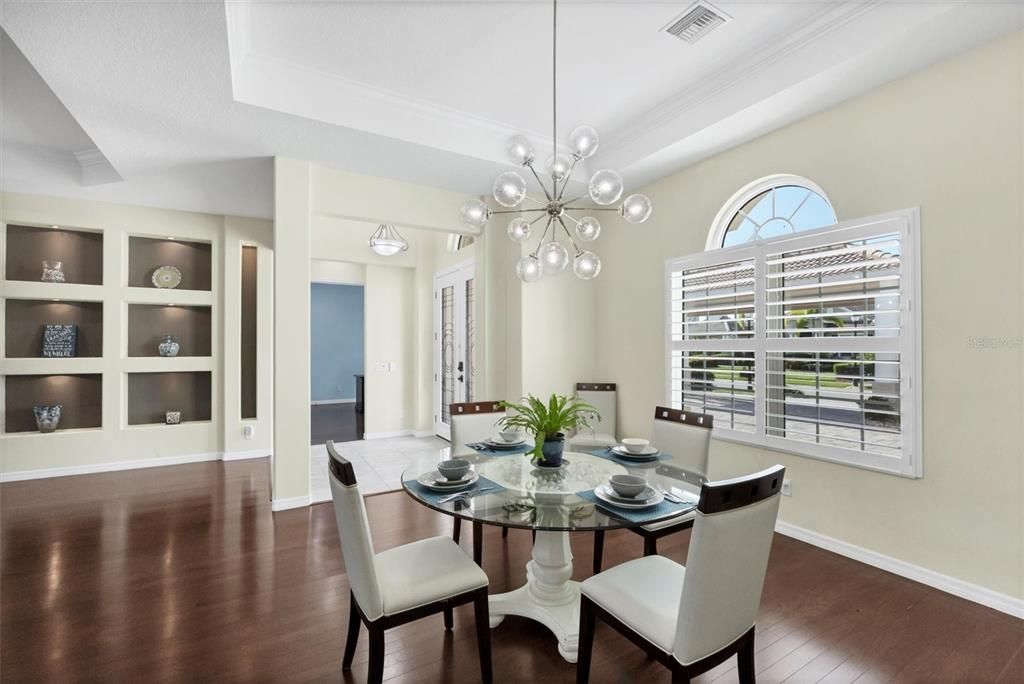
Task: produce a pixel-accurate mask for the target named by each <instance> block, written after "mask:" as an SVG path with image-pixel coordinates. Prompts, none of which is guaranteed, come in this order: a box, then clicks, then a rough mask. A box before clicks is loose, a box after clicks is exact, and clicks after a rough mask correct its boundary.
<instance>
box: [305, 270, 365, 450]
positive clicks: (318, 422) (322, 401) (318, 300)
mask: <svg viewBox="0 0 1024 684" xmlns="http://www.w3.org/2000/svg"><path fill="white" fill-rule="evenodd" d="M363 294H364V293H363V285H362V284H355V283H335V282H331V283H325V282H313V283H310V328H311V329H310V444H314V445H315V444H325V443H326V442H327V441H328V440H334V441H335V442H351V441H354V440H357V439H362V438H363V402H362V390H363V369H364V367H365V366H364V357H365V350H364V348H363V345H364V342H363V339H364V338H363V326H364V312H363V302H364V297H363Z"/></svg>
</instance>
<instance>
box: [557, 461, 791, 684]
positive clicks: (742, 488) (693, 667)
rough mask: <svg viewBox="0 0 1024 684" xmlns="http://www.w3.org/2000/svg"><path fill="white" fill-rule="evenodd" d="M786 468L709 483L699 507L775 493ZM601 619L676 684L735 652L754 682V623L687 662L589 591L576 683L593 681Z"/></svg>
mask: <svg viewBox="0 0 1024 684" xmlns="http://www.w3.org/2000/svg"><path fill="white" fill-rule="evenodd" d="M785 473H786V469H785V468H783V467H782V466H778V467H777V468H774V469H773V470H772V471H771V472H769V473H767V474H765V475H762V476H761V477H758V478H750V479H745V480H741V481H739V482H729V483H723V484H720V485H716V484H714V483H706V484H704V486H703V487H701V491H700V502H699V503H698V504H697V510H698V511H700V512H701V513H703V514H705V515H710V514H712V513H721V512H723V511H730V510H732V509H734V508H741V507H743V506H748V505H750V504H754V503H757V502H758V501H763V500H764V499H767V498H769V497H771V496H775V495H776V494H777V493H778V492H779V490H781V489H782V480H783V478H784V476H785ZM598 620H600V621H602V622H604V623H605V624H607V625H608V626H609V627H611V628H612V629H614V630H615V631H616V632H618V633H619V634H621V635H622V636H624V637H626V638H627V639H629V640H630V641H632V642H633V643H634V644H636V645H637V646H639V647H640V648H642V649H643V650H644V651H645V652H646V653H647V654H648V655H649V656H650V657H652V658H654V659H655V660H657V661H658V662H659V663H661V664H662V665H664V666H665V667H667V668H668V669H669V670H671V671H672V682H673V684H686V683H688V682H689V681H690V680H691V679H693V678H694V677H697V676H699V675H701V674H703V673H704V672H707V671H708V670H710V669H711V668H713V667H716V666H717V665H720V664H721V663H724V662H725V661H726V660H728V659H729V658H731V657H732V656H734V655H735V656H736V657H737V664H736V669H737V671H738V674H739V679H740V682H741V683H742V684H754V683H755V681H756V678H755V676H754V632H755V629H756V627H757V626H756V625H754V626H752V627H751V628H750V629H748V630H747V631H746V632H744V633H743V634H742V635H740V637H739V638H737V639H736V640H735V641H733V642H732V643H731V644H728V645H727V646H724V647H723V648H721V649H719V650H717V651H715V652H714V653H711V654H709V655H707V656H705V657H703V658H701V659H700V660H698V661H696V662H693V663H690V664H689V665H683V664H682V663H680V662H679V661H678V660H676V659H675V658H674V657H673V656H672V654H671V653H668V652H666V651H663V650H661V649H660V648H658V647H657V646H655V645H654V644H652V643H651V642H650V641H648V640H647V639H645V638H644V637H643V636H641V635H640V634H637V633H636V632H635V631H633V629H632V628H631V627H629V626H628V625H626V624H625V623H623V622H622V621H621V620H619V619H618V618H616V617H615V616H614V615H612V614H611V613H609V612H608V611H606V610H605V609H604V608H602V607H601V606H599V605H597V604H596V603H594V602H593V601H592V600H590V599H589V598H587V597H586V596H585V595H582V594H581V595H580V637H579V659H578V660H577V662H576V684H587V682H589V681H590V660H591V657H592V656H593V653H594V630H595V628H596V627H597V621H598Z"/></svg>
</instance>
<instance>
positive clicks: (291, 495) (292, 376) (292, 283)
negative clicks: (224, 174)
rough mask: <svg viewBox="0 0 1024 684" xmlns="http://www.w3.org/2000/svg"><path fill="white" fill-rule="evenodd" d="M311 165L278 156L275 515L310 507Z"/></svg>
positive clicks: (275, 311)
mask: <svg viewBox="0 0 1024 684" xmlns="http://www.w3.org/2000/svg"><path fill="white" fill-rule="evenodd" d="M310 203H311V191H310V166H309V163H308V162H300V161H295V160H292V159H284V158H281V157H275V158H274V276H275V277H274V455H273V468H272V473H271V499H272V508H273V510H275V511H280V510H284V509H287V508H297V507H299V506H308V505H309V430H310V425H309V372H310V371H309V364H310V360H309V269H310V265H309V259H310V250H309V245H310V215H311V213H312V212H311V211H310Z"/></svg>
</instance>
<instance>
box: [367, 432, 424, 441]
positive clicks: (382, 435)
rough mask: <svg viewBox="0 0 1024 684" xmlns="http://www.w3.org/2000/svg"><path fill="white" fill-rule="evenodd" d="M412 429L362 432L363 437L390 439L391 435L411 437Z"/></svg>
mask: <svg viewBox="0 0 1024 684" xmlns="http://www.w3.org/2000/svg"><path fill="white" fill-rule="evenodd" d="M412 434H413V433H412V430H391V431H389V432H364V433H363V439H390V438H392V437H411V436H412Z"/></svg>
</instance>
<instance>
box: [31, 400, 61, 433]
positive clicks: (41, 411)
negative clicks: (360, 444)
mask: <svg viewBox="0 0 1024 684" xmlns="http://www.w3.org/2000/svg"><path fill="white" fill-rule="evenodd" d="M63 408H64V407H63V406H62V405H61V404H56V405H53V406H33V407H32V412H33V413H35V414H36V427H37V428H39V431H40V432H53V431H54V430H56V429H57V423H59V422H60V412H61V410H62V409H63Z"/></svg>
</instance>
